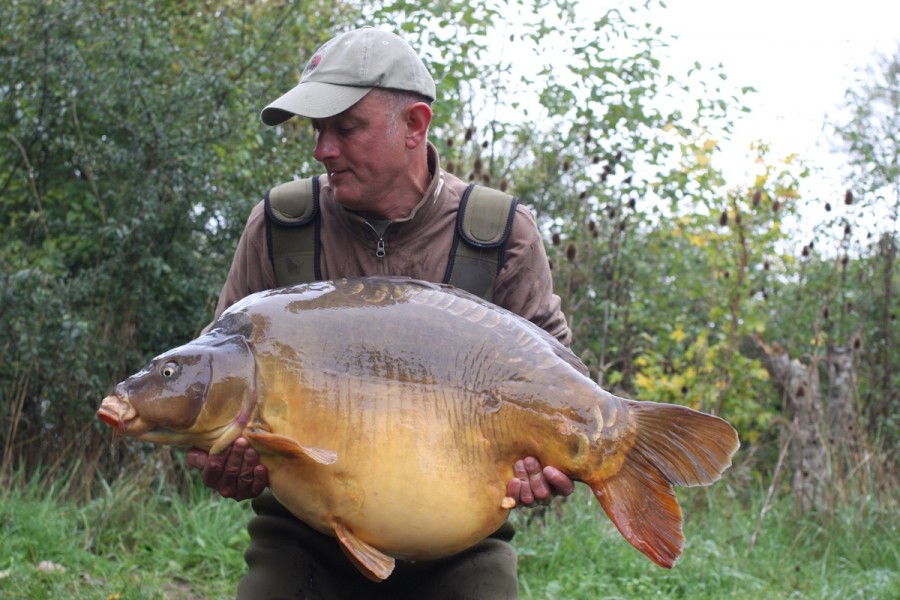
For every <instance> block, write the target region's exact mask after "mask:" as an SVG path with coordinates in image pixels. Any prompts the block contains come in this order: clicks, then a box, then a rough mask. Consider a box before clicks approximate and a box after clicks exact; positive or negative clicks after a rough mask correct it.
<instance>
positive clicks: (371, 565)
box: [334, 523, 394, 582]
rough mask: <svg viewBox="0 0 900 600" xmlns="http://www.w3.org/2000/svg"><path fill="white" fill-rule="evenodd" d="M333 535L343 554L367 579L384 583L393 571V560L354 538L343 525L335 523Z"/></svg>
mask: <svg viewBox="0 0 900 600" xmlns="http://www.w3.org/2000/svg"><path fill="white" fill-rule="evenodd" d="M334 533H335V535H337V538H338V540H340V542H341V549H342V550H343V551H344V554H346V555H347V558H348V559H350V562H352V563H353V566H355V567H356V568H357V569H359V572H360V573H362V574H363V575H365V576H366V577H367V578H368V579H371V580H372V581H375V582H380V581H384V580H385V579H387V578H388V576H389V575H390V574H391V573H392V572H393V571H394V559H393V558H391V557H390V556H388V555H387V554H385V553H384V552H382V551H381V550H379V549H377V548H375V547H373V546H370V545H369V544H367V543H366V542H364V541H362V540H361V539H359V538H358V537H356V536H355V535H354V534H353V532H352V531H350V530H349V529H348V528H347V527H345V526H344V525H343V524H341V523H335V525H334Z"/></svg>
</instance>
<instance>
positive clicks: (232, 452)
mask: <svg viewBox="0 0 900 600" xmlns="http://www.w3.org/2000/svg"><path fill="white" fill-rule="evenodd" d="M187 461H188V464H189V465H191V466H192V467H196V468H199V469H202V471H201V476H200V477H201V480H202V481H203V485H205V486H207V487H209V488H212V489H214V490H216V491H217V492H219V494H221V495H222V496H224V497H225V498H233V499H234V500H238V501H240V500H246V499H248V498H255V497H256V496H259V495H260V494H261V493H262V491H263V490H264V489H265V487H266V485H268V471H267V470H266V467H265V466H264V465H261V464H260V463H259V454H258V453H257V452H256V450H254V449H253V448H251V447H250V443H249V442H248V441H247V440H246V439H244V438H238V439H237V440H235V442H234V443H233V444H232V445H231V446H229V447H228V448H226V449H225V450H224V451H223V452H221V453H219V454H216V455H215V456H209V455H208V454H206V453H205V452H203V451H202V450H198V449H196V448H195V449H192V450H190V451H189V452H188V455H187Z"/></svg>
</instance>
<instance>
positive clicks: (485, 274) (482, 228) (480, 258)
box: [444, 184, 518, 301]
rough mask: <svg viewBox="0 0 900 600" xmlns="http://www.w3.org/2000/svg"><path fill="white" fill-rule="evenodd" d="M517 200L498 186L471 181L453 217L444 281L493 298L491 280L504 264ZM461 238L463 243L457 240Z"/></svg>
mask: <svg viewBox="0 0 900 600" xmlns="http://www.w3.org/2000/svg"><path fill="white" fill-rule="evenodd" d="M516 204H518V200H517V199H516V198H515V197H514V196H511V195H510V194H507V193H505V192H501V191H499V190H494V189H491V188H487V187H484V186H480V185H475V184H470V185H469V187H468V188H466V191H465V192H464V193H463V197H462V201H461V202H460V205H459V214H458V216H457V218H456V236H454V240H453V247H452V249H451V250H450V261H449V263H448V264H447V273H446V275H445V276H444V283H449V284H451V285H454V286H456V287H459V288H462V289H464V290H466V291H468V292H470V293H472V294H475V295H476V296H480V297H482V298H484V299H485V300H488V301H491V300H493V295H494V283H495V281H496V279H497V274H498V273H499V272H500V269H502V268H503V259H504V252H505V248H506V241H507V239H509V233H510V231H511V230H512V224H513V217H514V216H515V214H516ZM460 240H462V242H463V243H462V244H460V243H459V242H460Z"/></svg>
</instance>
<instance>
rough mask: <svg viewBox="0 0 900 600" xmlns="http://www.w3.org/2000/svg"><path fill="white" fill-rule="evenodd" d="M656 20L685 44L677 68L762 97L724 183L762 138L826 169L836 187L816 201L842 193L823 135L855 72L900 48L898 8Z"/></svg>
mask: <svg viewBox="0 0 900 600" xmlns="http://www.w3.org/2000/svg"><path fill="white" fill-rule="evenodd" d="M588 1H589V2H596V1H597V0H588ZM651 18H652V21H653V22H654V23H658V24H659V25H661V26H662V27H663V30H664V31H665V32H668V33H669V34H671V35H675V36H677V37H678V39H677V40H675V41H674V42H673V43H672V45H671V48H670V51H669V52H670V57H671V60H673V61H683V62H684V64H685V65H690V64H692V63H693V61H694V60H700V61H701V62H702V63H704V66H707V65H706V63H709V65H708V66H714V65H715V64H717V63H718V62H721V63H723V65H724V71H725V72H726V73H727V74H728V76H729V83H731V84H733V85H736V86H738V87H739V86H743V85H750V86H753V87H754V88H756V90H757V93H756V94H753V95H751V96H750V97H749V99H748V104H749V106H750V107H751V109H752V112H751V113H750V114H749V115H748V116H746V117H744V118H742V119H741V121H740V122H739V124H738V127H737V129H736V130H735V133H734V135H733V136H732V139H731V140H730V141H725V140H723V141H722V142H721V145H722V150H723V159H724V161H725V164H723V170H724V171H725V173H726V175H728V174H733V175H736V176H738V177H739V176H740V175H741V174H742V173H741V172H742V171H743V172H747V169H748V166H749V165H748V161H747V160H746V156H747V154H748V151H749V145H750V143H751V142H752V141H754V140H758V139H761V140H763V141H765V142H767V143H770V144H771V146H772V148H773V149H774V150H775V151H776V153H777V154H776V155H777V156H778V155H780V156H787V155H788V154H790V153H798V154H799V155H800V156H802V157H805V158H806V159H807V160H809V161H810V162H812V163H814V164H815V165H818V166H820V167H823V168H825V169H829V170H828V171H827V172H826V173H825V174H824V175H825V178H830V179H832V181H829V182H828V183H827V184H825V182H824V181H823V184H825V185H823V189H822V190H816V191H814V192H813V193H816V192H818V193H822V194H842V193H843V192H842V190H843V187H842V182H841V177H840V176H839V175H838V173H836V171H837V170H839V169H840V164H841V160H840V157H839V156H837V155H833V154H832V155H829V150H830V149H831V148H832V147H833V140H831V139H829V138H828V137H827V136H826V135H824V133H823V126H824V123H825V121H826V118H828V117H834V116H835V115H836V114H837V112H838V110H839V107H840V105H841V103H842V100H843V97H844V93H845V91H846V90H847V88H848V87H849V86H850V85H851V84H852V82H853V80H854V70H855V69H858V68H861V67H863V66H865V65H867V64H872V63H873V57H874V55H875V53H876V52H880V53H882V54H893V53H894V52H895V51H896V50H897V49H898V47H900V2H897V1H896V0H852V1H850V2H835V1H833V0H818V1H812V0H754V1H753V2H744V1H739V0H666V8H661V7H654V8H653V9H652V17H651ZM685 68H686V67H685ZM826 186H827V187H826ZM825 190H834V191H825Z"/></svg>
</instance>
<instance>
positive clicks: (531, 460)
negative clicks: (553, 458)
mask: <svg viewBox="0 0 900 600" xmlns="http://www.w3.org/2000/svg"><path fill="white" fill-rule="evenodd" d="M513 475H515V478H514V479H512V480H511V481H510V482H509V483H508V484H507V486H506V495H507V496H508V497H510V498H512V499H514V500H515V501H516V502H517V503H518V504H522V505H525V506H532V505H533V504H535V503H541V504H546V503H548V502H550V500H552V499H553V496H554V495H559V496H568V495H570V494H571V493H572V492H573V491H575V482H573V481H572V480H571V479H569V477H568V476H567V475H566V474H565V473H563V472H562V471H560V470H559V469H557V468H556V467H544V468H541V463H540V461H539V460H538V459H536V458H535V457H533V456H529V457H526V458H524V459H522V460H517V461H516V462H515V464H514V465H513Z"/></svg>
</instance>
